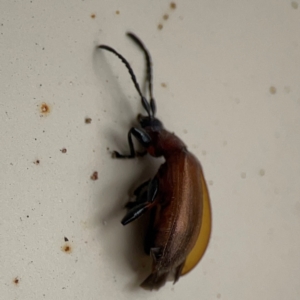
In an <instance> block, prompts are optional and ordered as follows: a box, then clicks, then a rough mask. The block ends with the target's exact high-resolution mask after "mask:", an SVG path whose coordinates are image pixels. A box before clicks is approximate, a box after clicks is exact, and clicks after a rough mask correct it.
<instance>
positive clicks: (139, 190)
mask: <svg viewBox="0 0 300 300" xmlns="http://www.w3.org/2000/svg"><path fill="white" fill-rule="evenodd" d="M150 181H151V179H149V180H147V181H145V182H143V183H142V184H141V185H139V186H138V187H137V188H136V189H135V190H134V192H133V194H134V195H135V196H138V195H139V194H140V192H141V191H142V189H143V188H144V187H145V186H147V185H148V184H149V183H150Z"/></svg>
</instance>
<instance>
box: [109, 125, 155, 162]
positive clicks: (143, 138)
mask: <svg viewBox="0 0 300 300" xmlns="http://www.w3.org/2000/svg"><path fill="white" fill-rule="evenodd" d="M132 135H133V136H134V137H135V138H136V139H137V140H138V141H139V143H140V144H141V145H142V146H144V147H148V146H149V144H150V143H151V137H150V136H149V134H148V133H147V132H145V131H144V130H141V129H138V128H135V127H132V128H131V129H130V130H129V132H128V144H129V150H130V154H129V155H123V154H120V153H119V152H117V151H114V152H113V154H114V157H115V158H135V157H136V156H139V153H136V151H135V150H134V145H133V142H132ZM140 156H143V153H142V154H141V155H140Z"/></svg>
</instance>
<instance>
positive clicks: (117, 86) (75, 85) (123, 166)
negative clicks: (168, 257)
mask: <svg viewBox="0 0 300 300" xmlns="http://www.w3.org/2000/svg"><path fill="white" fill-rule="evenodd" d="M174 3H175V4H176V5H175V7H174V6H173V7H171V5H170V4H171V3H170V2H169V1H144V0H143V1H134V0H131V1H104V0H100V1H88V0H87V1H81V0H73V1H57V0H53V1H36V0H32V1H29V0H28V1H27V0H26V1H24V0H22V1H18V0H17V1H1V2H0V45H1V51H0V77H1V78H0V90H1V97H0V115H1V117H0V128H1V147H0V158H1V159H0V191H1V198H0V259H1V272H0V294H1V299H4V300H15V299H22V300H32V299H49V300H50V299H51V300H52V299H64V300H71V299H72V300H74V299H80V300H81V299H106V300H110V299H118V300H122V299H141V298H143V299H149V300H150V299H170V298H172V299H174V300H176V299H178V300H179V299H191V300H192V299H202V300H204V299H209V300H211V299H230V300H240V299H243V300H247V299H249V300H250V299H251V300H253V299H263V300H268V299H272V300H281V299H289V300H298V299H299V297H300V285H299V281H300V268H299V266H300V255H299V248H300V239H299V232H300V196H299V195H300V184H299V180H300V151H299V149H300V84H299V80H300V49H299V46H300V7H298V4H299V1H283V0H281V1H273V0H265V1H259V0H253V1H245V0H236V1H234V0H229V1H222V0H203V1H192V0H190V1H182V0H180V1H176V2H174ZM129 30H130V31H132V32H134V33H136V34H137V35H138V36H139V37H140V38H141V39H142V40H143V41H144V43H145V44H146V45H147V47H148V48H149V50H150V52H151V54H152V58H153V62H154V93H155V98H156V100H157V109H158V113H157V116H158V117H159V118H160V119H161V120H162V121H163V122H164V124H165V126H166V128H168V129H169V130H170V131H174V132H175V133H176V134H177V135H179V136H180V137H181V138H182V139H183V140H184V141H185V143H186V144H187V145H188V147H189V149H190V150H191V151H192V152H193V153H194V154H195V155H196V156H197V157H198V158H199V160H200V161H201V163H202V165H203V169H204V172H205V177H206V180H207V182H208V187H209V191H210V195H211V205H212V211H213V231H212V236H211V241H210V244H209V247H208V250H207V252H206V254H205V256H204V258H203V259H202V261H201V262H200V264H199V265H198V266H197V267H196V268H195V269H194V270H193V271H192V272H191V273H189V274H187V275H186V276H183V277H182V278H180V280H179V282H178V283H176V284H175V285H172V283H167V284H166V286H165V287H163V288H162V289H161V290H159V291H158V292H154V291H153V292H149V291H144V290H143V289H141V288H139V287H138V285H139V283H140V282H141V281H142V280H143V279H144V278H145V277H146V276H147V274H148V273H149V267H150V264H149V259H148V258H147V257H146V256H145V255H144V254H143V249H142V248H143V246H142V237H143V233H144V230H143V229H144V227H143V226H142V225H143V220H142V221H139V222H137V223H133V224H131V225H128V226H126V227H122V226H121V224H120V220H121V218H122V217H123V216H124V214H125V210H124V209H123V206H124V204H125V203H126V201H128V199H129V197H130V196H129V195H130V193H131V192H132V191H133V189H134V188H135V187H136V186H137V185H138V184H139V183H141V182H142V181H143V180H145V179H147V178H148V177H149V176H152V175H153V174H155V172H156V170H157V168H158V166H159V164H160V163H161V160H156V159H153V158H145V159H138V160H135V161H117V160H113V159H112V158H111V156H110V151H111V150H119V151H126V149H127V147H128V146H127V141H126V136H127V132H128V129H129V128H130V127H131V126H132V125H134V124H136V123H135V122H136V115H137V114H138V113H140V112H143V109H142V106H141V104H140V100H139V97H138V95H137V93H136V91H135V89H134V87H133V84H132V82H131V79H130V77H129V75H128V72H127V70H126V69H125V67H124V65H123V64H122V63H121V62H120V61H119V60H118V59H117V58H116V57H114V56H112V55H110V54H107V53H103V52H101V51H99V50H96V49H95V47H96V45H98V44H100V43H105V44H107V45H111V46H113V47H114V48H116V49H117V50H118V51H120V52H121V53H122V54H123V55H124V56H125V57H126V58H127V59H128V60H129V62H130V63H131V64H132V67H133V68H134V70H135V72H136V74H137V78H138V80H139V81H140V82H142V79H143V74H144V61H143V55H142V54H141V53H140V52H139V50H138V49H137V47H136V46H135V45H133V44H132V42H131V41H130V40H128V38H127V37H126V36H125V33H126V32H127V31H129ZM95 172H96V173H95Z"/></svg>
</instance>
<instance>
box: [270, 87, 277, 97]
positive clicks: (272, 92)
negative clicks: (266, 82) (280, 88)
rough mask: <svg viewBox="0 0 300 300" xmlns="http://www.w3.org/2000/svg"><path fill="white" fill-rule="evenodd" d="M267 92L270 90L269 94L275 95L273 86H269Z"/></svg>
mask: <svg viewBox="0 0 300 300" xmlns="http://www.w3.org/2000/svg"><path fill="white" fill-rule="evenodd" d="M269 90H270V93H271V94H272V95H274V94H276V87H275V86H271V87H270V89H269Z"/></svg>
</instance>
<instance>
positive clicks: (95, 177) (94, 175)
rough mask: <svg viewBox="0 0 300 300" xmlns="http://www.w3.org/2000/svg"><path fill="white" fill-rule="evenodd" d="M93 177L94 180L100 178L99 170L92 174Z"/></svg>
mask: <svg viewBox="0 0 300 300" xmlns="http://www.w3.org/2000/svg"><path fill="white" fill-rule="evenodd" d="M91 179H92V180H97V179H98V172H96V171H95V172H94V173H93V174H92V175H91Z"/></svg>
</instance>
